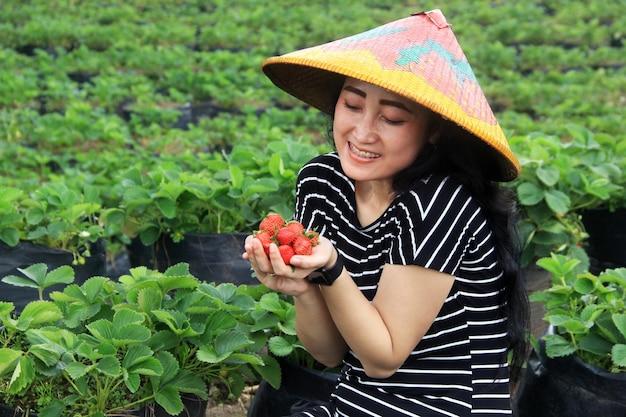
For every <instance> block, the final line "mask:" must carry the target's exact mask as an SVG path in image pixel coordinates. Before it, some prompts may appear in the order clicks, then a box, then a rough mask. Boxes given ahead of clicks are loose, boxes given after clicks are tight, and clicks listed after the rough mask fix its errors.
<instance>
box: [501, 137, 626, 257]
mask: <svg viewBox="0 0 626 417" xmlns="http://www.w3.org/2000/svg"><path fill="white" fill-rule="evenodd" d="M567 129H568V132H569V137H568V139H567V140H563V139H560V138H559V137H556V136H551V135H546V134H542V133H536V134H530V135H527V136H517V137H513V138H511V147H512V148H513V150H514V152H516V154H517V155H518V156H519V158H520V163H521V165H522V173H521V175H520V177H519V178H518V179H517V180H515V181H514V182H512V183H511V184H510V186H512V187H514V188H515V190H516V192H517V196H518V200H519V204H520V211H521V218H520V220H519V222H518V229H519V232H520V235H521V237H522V239H523V244H524V253H523V256H522V261H523V263H524V264H528V263H529V262H531V261H533V260H535V259H537V258H539V257H544V256H548V255H549V254H550V253H551V252H557V253H564V254H567V253H569V254H572V255H574V256H576V257H578V258H579V259H581V260H582V261H584V262H588V260H587V259H586V255H585V254H584V252H583V251H582V250H581V249H580V246H582V244H583V241H584V239H585V238H586V237H587V235H586V232H585V230H584V227H583V225H582V222H581V213H582V212H583V211H584V210H588V209H593V208H599V207H605V208H610V209H615V208H618V207H624V204H625V202H626V200H625V199H624V195H625V193H624V186H625V184H626V174H624V172H625V169H626V146H624V144H625V143H626V142H618V141H617V140H616V139H615V138H614V137H612V136H609V135H603V134H595V135H594V134H593V133H592V132H591V131H589V130H588V129H585V128H582V127H580V126H576V125H569V126H568V127H567Z"/></svg>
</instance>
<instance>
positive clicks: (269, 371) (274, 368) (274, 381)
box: [252, 355, 281, 389]
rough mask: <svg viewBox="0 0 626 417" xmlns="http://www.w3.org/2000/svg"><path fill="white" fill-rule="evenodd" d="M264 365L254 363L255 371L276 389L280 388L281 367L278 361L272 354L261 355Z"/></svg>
mask: <svg viewBox="0 0 626 417" xmlns="http://www.w3.org/2000/svg"><path fill="white" fill-rule="evenodd" d="M261 357H262V359H263V366H259V365H254V364H253V365H252V367H253V368H254V370H255V371H257V372H258V373H259V375H261V377H262V378H263V379H265V380H266V381H267V382H269V384H270V385H271V386H272V387H273V388H274V389H279V388H280V383H281V369H280V365H279V363H278V361H277V360H276V359H274V358H273V357H272V356H270V355H261Z"/></svg>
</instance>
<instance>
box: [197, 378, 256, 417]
mask: <svg viewBox="0 0 626 417" xmlns="http://www.w3.org/2000/svg"><path fill="white" fill-rule="evenodd" d="M256 388H257V387H256V386H254V387H247V388H246V389H245V391H244V392H243V394H241V396H240V397H239V398H237V399H236V400H231V401H223V402H222V403H221V404H215V405H209V407H207V412H206V417H247V415H248V408H249V407H250V402H251V401H252V397H253V396H254V393H255V392H256Z"/></svg>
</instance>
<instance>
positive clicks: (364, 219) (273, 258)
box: [244, 10, 527, 417]
mask: <svg viewBox="0 0 626 417" xmlns="http://www.w3.org/2000/svg"><path fill="white" fill-rule="evenodd" d="M263 69H264V71H265V73H266V74H267V75H268V76H269V77H270V78H271V79H272V81H273V82H274V83H275V84H276V85H278V86H279V87H281V88H283V89H284V90H286V91H287V92H289V93H291V94H293V95H294V96H296V97H298V98H300V99H302V100H304V101H305V102H307V103H309V104H311V105H313V106H315V107H317V108H319V109H320V110H322V111H324V112H326V113H328V114H329V115H331V116H332V120H333V124H332V135H333V138H334V143H335V147H336V152H333V153H330V154H327V155H322V156H319V157H317V158H315V159H314V160H312V161H310V162H309V163H308V164H306V165H305V166H304V167H303V169H302V170H301V172H300V174H299V178H298V184H297V203H296V215H295V217H296V219H297V220H299V221H300V222H301V223H303V224H304V226H305V227H306V228H307V229H316V230H317V231H319V232H320V235H321V238H320V244H319V245H318V246H316V247H315V249H314V251H313V254H312V255H310V256H294V257H293V258H292V260H291V265H285V263H284V262H283V261H282V258H281V256H280V254H279V252H278V248H277V247H276V246H275V245H272V246H271V248H270V253H269V257H268V256H266V255H265V253H264V250H263V247H262V245H261V243H260V242H259V241H258V240H257V239H254V238H253V237H252V236H250V237H249V238H248V239H247V240H246V245H245V251H246V252H245V253H244V257H245V258H247V259H249V260H250V262H251V266H252V268H253V269H254V271H255V273H256V276H257V278H258V279H259V280H260V281H261V282H262V283H263V284H265V285H266V286H267V287H269V288H270V289H273V290H276V291H279V292H282V293H285V294H289V295H292V296H293V297H294V302H295V307H296V329H297V332H298V337H299V339H300V341H301V342H302V343H303V344H304V346H305V347H306V348H307V350H308V351H309V352H310V353H311V354H312V355H313V356H314V357H315V358H316V359H317V360H318V361H320V362H321V363H323V364H325V365H328V366H335V365H338V364H339V363H342V362H343V363H344V367H343V370H342V374H341V377H340V379H339V381H338V384H337V387H336V389H335V391H334V393H333V395H332V398H331V399H330V401H331V402H330V403H329V405H328V406H323V407H317V408H315V409H311V410H310V411H307V412H303V413H301V414H298V415H299V416H351V417H356V416H384V417H393V416H469V415H472V416H483V415H484V416H494V415H510V414H511V406H510V384H509V380H510V377H509V375H510V374H516V372H517V370H518V369H519V366H520V364H521V363H522V362H523V360H524V358H525V353H526V352H525V349H526V343H525V340H524V336H525V331H526V324H527V301H526V298H525V289H524V286H523V285H522V284H521V283H520V280H519V275H518V266H517V262H516V259H517V258H516V252H515V245H514V240H513V234H512V231H513V225H514V219H513V217H512V216H513V214H514V208H515V204H514V200H513V198H512V196H511V195H510V194H509V193H507V192H506V191H505V189H502V188H500V187H499V186H498V185H497V183H496V182H495V181H502V180H504V181H508V180H512V179H513V178H515V177H516V176H517V175H518V173H519V164H518V162H517V159H516V158H515V156H514V155H513V154H512V153H511V151H510V149H509V147H508V144H507V142H506V139H505V138H504V135H503V133H502V131H501V129H500V127H499V125H498V124H497V122H496V121H495V117H494V116H493V113H492V112H491V110H490V109H489V105H488V104H487V102H486V99H485V98H484V95H483V94H482V92H481V90H480V87H478V84H477V83H476V79H475V77H474V75H473V73H472V71H471V69H470V67H469V64H467V61H466V59H465V56H464V55H463V53H462V51H461V49H460V46H458V44H457V43H456V39H455V38H454V35H453V34H452V32H451V30H450V28H449V25H448V24H447V23H446V21H445V18H444V17H443V15H442V14H441V12H440V11H438V10H435V11H432V12H425V13H419V14H416V15H413V16H411V17H409V18H406V19H401V20H398V21H396V22H392V23H389V24H387V25H384V26H381V27H379V28H376V29H374V30H372V31H368V32H366V33H364V34H359V35H355V36H352V37H349V38H346V39H342V40H339V41H335V42H331V43H329V44H325V45H322V46H319V47H314V48H308V49H305V50H302V51H297V52H294V53H291V54H287V55H284V56H281V57H274V58H270V59H268V60H266V61H265V63H264V67H263ZM509 352H512V356H511V360H509V356H508V354H509ZM509 362H510V364H509Z"/></svg>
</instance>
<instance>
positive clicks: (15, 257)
mask: <svg viewBox="0 0 626 417" xmlns="http://www.w3.org/2000/svg"><path fill="white" fill-rule="evenodd" d="M90 252H91V256H89V257H87V258H85V263H84V264H83V265H72V262H73V260H74V258H73V256H72V254H71V253H70V252H68V251H64V250H60V249H52V248H49V247H47V246H42V245H38V244H34V243H32V242H20V243H19V244H18V245H17V246H14V247H11V246H8V245H6V244H5V243H4V242H0V280H1V279H2V278H4V277H5V276H8V275H17V276H24V274H22V273H21V272H20V271H19V270H18V268H21V269H25V268H27V267H29V266H31V265H34V264H37V263H45V264H46V265H47V266H48V271H52V270H53V269H56V268H58V267H60V266H62V265H69V266H72V268H73V269H74V283H75V284H78V285H80V284H82V283H83V282H85V281H86V280H87V279H88V278H91V277H93V276H98V275H100V276H104V275H105V272H106V242H105V241H104V240H99V241H97V242H96V243H93V244H92V246H91V248H90ZM63 288H64V285H62V284H59V285H53V286H51V287H48V288H47V289H46V290H45V291H44V299H48V295H49V294H50V292H51V291H59V290H62V289H63ZM37 299H39V293H38V292H37V289H35V288H27V287H16V286H14V285H11V284H7V283H5V282H2V281H0V301H12V302H13V303H14V304H15V310H16V312H20V311H22V310H23V309H24V306H26V304H28V303H29V302H31V301H34V300H37Z"/></svg>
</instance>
